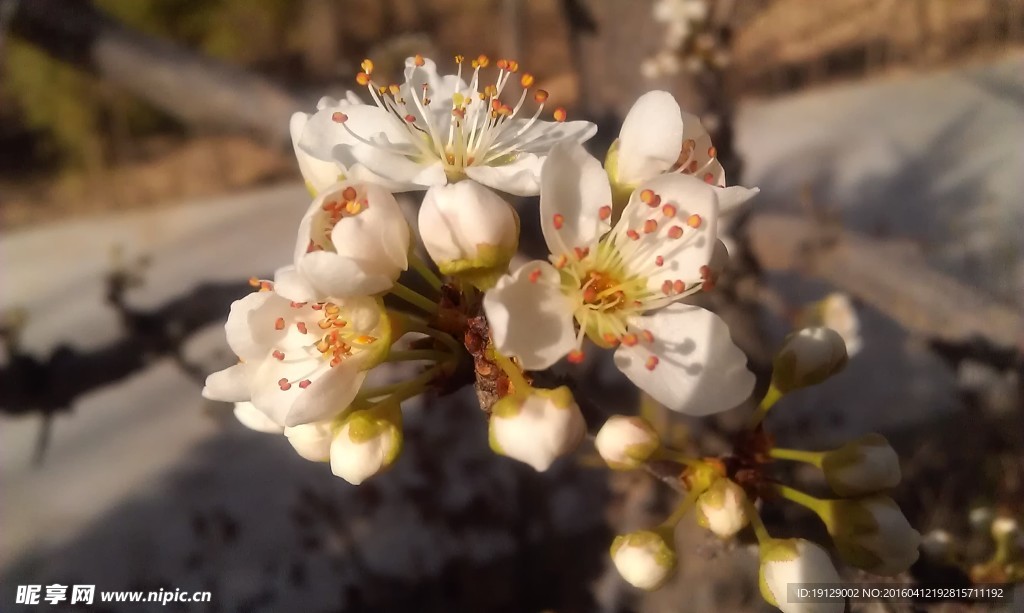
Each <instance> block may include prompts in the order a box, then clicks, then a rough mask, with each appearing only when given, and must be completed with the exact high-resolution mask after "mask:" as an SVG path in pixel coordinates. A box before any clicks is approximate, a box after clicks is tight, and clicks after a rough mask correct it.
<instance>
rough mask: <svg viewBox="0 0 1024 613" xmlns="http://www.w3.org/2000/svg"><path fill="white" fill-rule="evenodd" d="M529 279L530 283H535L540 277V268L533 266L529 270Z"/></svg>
mask: <svg viewBox="0 0 1024 613" xmlns="http://www.w3.org/2000/svg"><path fill="white" fill-rule="evenodd" d="M529 279H530V283H536V282H537V280H538V279H540V269H539V268H535V269H533V270H532V271H530V275H529Z"/></svg>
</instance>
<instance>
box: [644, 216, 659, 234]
mask: <svg viewBox="0 0 1024 613" xmlns="http://www.w3.org/2000/svg"><path fill="white" fill-rule="evenodd" d="M657 229H658V222H656V221H654V220H653V219H648V220H647V221H645V222H644V234H650V233H652V232H654V231H656V230H657Z"/></svg>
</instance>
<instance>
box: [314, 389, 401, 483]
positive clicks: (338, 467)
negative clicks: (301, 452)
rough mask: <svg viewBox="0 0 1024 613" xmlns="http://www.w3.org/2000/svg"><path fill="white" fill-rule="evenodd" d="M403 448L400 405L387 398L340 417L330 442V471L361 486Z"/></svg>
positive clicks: (390, 462) (394, 458) (382, 468)
mask: <svg viewBox="0 0 1024 613" xmlns="http://www.w3.org/2000/svg"><path fill="white" fill-rule="evenodd" d="M401 451H402V411H401V407H400V406H399V404H398V403H397V402H391V401H385V402H384V403H382V404H379V405H375V406H373V407H370V408H368V409H362V410H358V411H353V412H351V413H349V414H347V415H345V416H343V417H342V418H341V421H340V426H339V428H338V431H337V434H335V436H334V438H333V440H332V441H331V445H330V452H329V453H330V462H331V472H333V473H334V474H335V475H337V476H339V477H341V478H342V479H344V480H345V481H348V482H349V483H351V484H352V485H359V484H360V483H362V482H363V481H365V480H367V479H369V478H370V477H372V476H374V475H376V474H378V473H380V472H382V471H384V470H386V469H387V468H389V467H390V466H391V465H392V464H393V463H394V461H395V460H396V459H397V458H398V454H399V453H400V452H401Z"/></svg>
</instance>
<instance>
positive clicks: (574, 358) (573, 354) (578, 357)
mask: <svg viewBox="0 0 1024 613" xmlns="http://www.w3.org/2000/svg"><path fill="white" fill-rule="evenodd" d="M567 359H568V360H569V362H570V363H571V364H579V363H581V362H583V352H582V351H580V350H579V349H573V350H572V351H570V352H569V355H568V358H567Z"/></svg>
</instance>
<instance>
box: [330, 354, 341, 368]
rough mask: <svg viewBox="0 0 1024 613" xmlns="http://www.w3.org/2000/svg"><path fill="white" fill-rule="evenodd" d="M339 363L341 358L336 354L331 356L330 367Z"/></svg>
mask: <svg viewBox="0 0 1024 613" xmlns="http://www.w3.org/2000/svg"><path fill="white" fill-rule="evenodd" d="M339 364H341V358H339V357H338V356H334V357H333V358H331V368H334V367H336V366H337V365H339Z"/></svg>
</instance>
